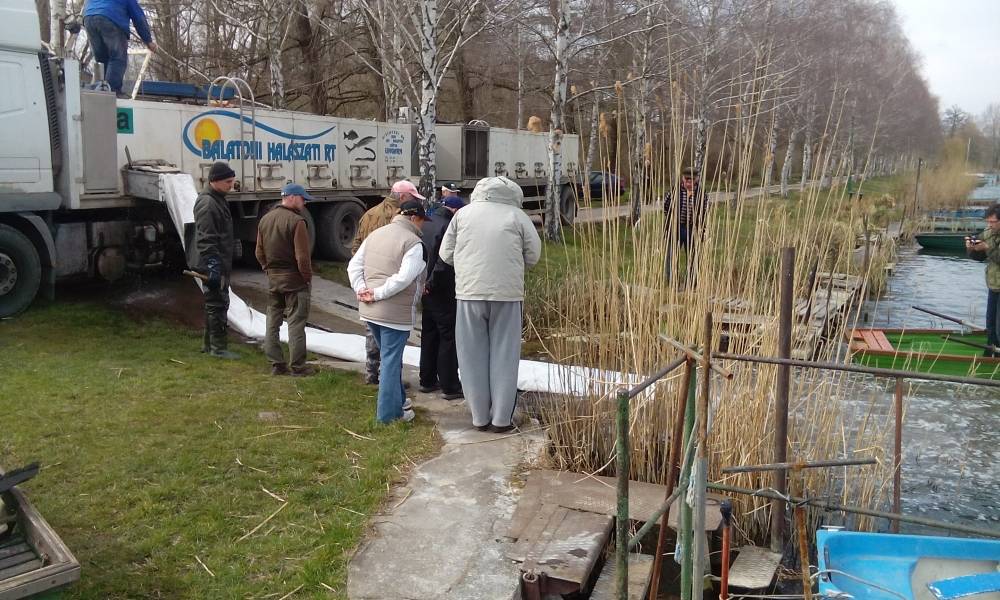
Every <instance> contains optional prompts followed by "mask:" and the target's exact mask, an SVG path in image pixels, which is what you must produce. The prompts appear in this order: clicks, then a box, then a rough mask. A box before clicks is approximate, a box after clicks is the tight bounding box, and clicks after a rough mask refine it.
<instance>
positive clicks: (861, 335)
mask: <svg viewBox="0 0 1000 600" xmlns="http://www.w3.org/2000/svg"><path fill="white" fill-rule="evenodd" d="M963 342H965V343H963ZM969 344H974V345H969ZM985 345H986V333H985V332H983V331H978V332H972V333H962V332H960V331H953V330H948V329H853V330H851V332H850V350H851V358H852V359H853V361H854V362H856V363H859V364H863V365H868V366H870V367H879V368H883V369H902V370H905V371H919V372H921V373H936V374H938V375H955V376H960V377H982V378H984V379H1000V358H986V357H984V356H983V349H982V348H981V347H977V346H985Z"/></svg>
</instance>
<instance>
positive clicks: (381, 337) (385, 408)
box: [365, 323, 410, 423]
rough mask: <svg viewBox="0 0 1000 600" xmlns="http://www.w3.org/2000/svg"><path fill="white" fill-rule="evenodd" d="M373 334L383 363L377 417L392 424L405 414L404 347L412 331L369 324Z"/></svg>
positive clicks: (380, 370) (379, 379) (379, 382)
mask: <svg viewBox="0 0 1000 600" xmlns="http://www.w3.org/2000/svg"><path fill="white" fill-rule="evenodd" d="M365 324H366V325H367V326H368V330H369V331H371V332H372V337H374V338H375V341H377V342H378V349H379V356H380V357H381V359H382V366H381V367H380V368H379V376H378V402H377V404H376V407H375V418H376V419H378V420H379V422H380V423H391V422H393V421H395V420H396V419H399V418H401V417H402V416H403V402H405V401H406V394H404V393H403V348H404V347H405V346H406V340H407V338H409V337H410V332H409V331H400V330H398V329H393V328H391V327H383V326H382V325H376V324H375V323H365Z"/></svg>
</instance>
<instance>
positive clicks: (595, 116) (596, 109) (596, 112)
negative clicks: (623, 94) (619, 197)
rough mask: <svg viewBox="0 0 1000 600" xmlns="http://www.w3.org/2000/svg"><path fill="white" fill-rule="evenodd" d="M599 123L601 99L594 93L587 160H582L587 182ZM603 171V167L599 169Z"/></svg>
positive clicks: (592, 163) (595, 148)
mask: <svg viewBox="0 0 1000 600" xmlns="http://www.w3.org/2000/svg"><path fill="white" fill-rule="evenodd" d="M600 122H601V97H600V95H599V94H598V93H594V105H593V107H592V108H591V110H590V138H589V139H588V140H587V158H586V159H584V165H583V174H584V177H585V178H586V179H587V180H588V181H589V178H590V170H591V169H593V168H594V155H595V153H596V151H597V133H598V129H599V128H600ZM601 169H602V170H603V165H602V167H601Z"/></svg>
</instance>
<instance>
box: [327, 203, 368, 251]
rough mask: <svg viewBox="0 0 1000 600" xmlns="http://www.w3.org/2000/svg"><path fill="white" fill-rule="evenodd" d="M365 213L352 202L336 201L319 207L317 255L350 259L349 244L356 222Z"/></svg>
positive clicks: (351, 242) (351, 241) (356, 227)
mask: <svg viewBox="0 0 1000 600" xmlns="http://www.w3.org/2000/svg"><path fill="white" fill-rule="evenodd" d="M363 214H365V211H364V209H363V208H361V206H360V205H358V204H355V203H354V202H337V203H336V204H327V205H325V206H320V207H319V214H318V215H316V221H317V225H316V227H317V231H318V235H317V245H318V246H319V255H320V257H321V258H325V259H328V260H337V261H341V262H346V261H348V260H351V245H352V244H354V236H355V235H357V233H358V222H359V221H360V220H361V215H363Z"/></svg>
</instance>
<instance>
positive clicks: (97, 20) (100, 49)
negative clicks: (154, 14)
mask: <svg viewBox="0 0 1000 600" xmlns="http://www.w3.org/2000/svg"><path fill="white" fill-rule="evenodd" d="M130 22H131V24H133V25H135V32H136V33H138V34H139V38H140V39H141V40H142V42H143V43H144V44H146V47H147V48H149V49H150V51H152V52H156V42H154V41H153V34H152V33H151V32H150V30H149V23H148V22H147V21H146V14H145V13H144V12H143V11H142V7H141V6H139V2H138V1H137V0H86V5H85V6H84V8H83V27H84V28H85V29H86V30H87V38H88V39H89V40H90V49H91V50H92V51H93V53H94V59H95V60H96V61H97V62H99V63H100V64H102V65H104V80H105V81H107V82H108V86H110V87H111V91H113V92H114V93H116V94H120V93H121V91H122V81H123V79H124V78H125V70H126V68H127V67H128V38H129V26H130Z"/></svg>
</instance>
